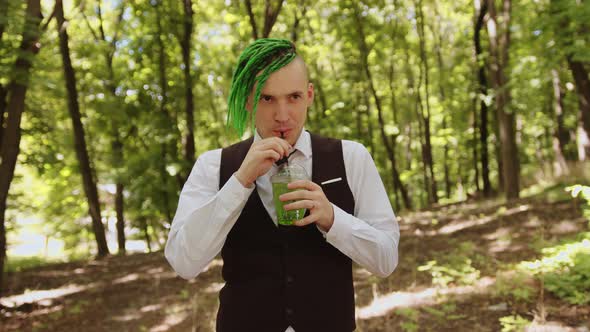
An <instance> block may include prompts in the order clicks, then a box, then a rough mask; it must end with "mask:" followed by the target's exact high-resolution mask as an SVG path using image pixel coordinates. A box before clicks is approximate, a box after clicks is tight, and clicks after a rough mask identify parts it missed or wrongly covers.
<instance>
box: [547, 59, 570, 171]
mask: <svg viewBox="0 0 590 332" xmlns="http://www.w3.org/2000/svg"><path fill="white" fill-rule="evenodd" d="M551 78H552V83H553V112H554V113H555V124H556V126H555V129H554V132H553V144H552V145H553V153H554V154H555V161H554V164H553V168H554V171H555V174H556V175H557V176H559V175H563V174H566V173H567V172H568V166H567V162H566V161H565V157H564V151H565V146H566V144H567V143H568V139H569V133H568V132H567V130H566V129H565V125H564V123H563V118H564V114H563V96H564V95H565V93H564V91H563V89H562V88H561V81H560V79H559V72H558V71H557V69H552V70H551Z"/></svg>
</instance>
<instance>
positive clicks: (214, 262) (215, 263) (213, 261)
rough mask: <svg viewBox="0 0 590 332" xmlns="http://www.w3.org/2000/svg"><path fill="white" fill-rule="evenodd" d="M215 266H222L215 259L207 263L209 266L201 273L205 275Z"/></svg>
mask: <svg viewBox="0 0 590 332" xmlns="http://www.w3.org/2000/svg"><path fill="white" fill-rule="evenodd" d="M216 266H223V261H222V260H221V259H217V258H216V259H214V260H212V261H211V263H209V265H207V267H206V268H205V269H204V270H203V271H202V272H201V273H205V272H207V271H209V270H210V269H212V268H214V267H216Z"/></svg>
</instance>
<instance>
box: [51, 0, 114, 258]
mask: <svg viewBox="0 0 590 332" xmlns="http://www.w3.org/2000/svg"><path fill="white" fill-rule="evenodd" d="M55 8H56V10H55V15H56V19H57V31H58V35H59V49H60V53H61V58H62V62H63V70H64V77H65V80H66V89H67V93H68V111H69V112H70V118H71V120H72V126H73V129H74V142H75V148H76V156H77V157H78V162H79V164H80V172H81V175H82V183H83V185H84V192H85V193H86V198H87V202H88V210H89V213H90V218H91V219H92V230H93V232H94V237H95V239H96V245H97V250H98V257H104V256H106V255H108V254H109V247H108V246H107V241H106V237H105V231H104V225H103V224H102V220H101V214H100V202H99V199H98V190H97V188H96V181H95V179H94V176H93V175H94V172H93V169H92V166H91V165H90V158H89V157H88V150H87V148H86V138H85V134H84V126H83V125H82V121H81V115H80V105H79V104H78V91H77V90H76V75H75V72H74V67H73V66H72V60H71V58H70V47H69V37H68V32H67V24H66V20H65V16H64V9H63V2H62V0H57V1H56V2H55Z"/></svg>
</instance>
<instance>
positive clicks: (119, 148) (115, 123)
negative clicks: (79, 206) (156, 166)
mask: <svg viewBox="0 0 590 332" xmlns="http://www.w3.org/2000/svg"><path fill="white" fill-rule="evenodd" d="M120 6H121V8H120V10H119V15H118V18H117V22H116V29H115V33H114V36H113V37H112V38H111V41H110V42H109V41H108V40H107V37H106V35H105V32H104V24H103V19H102V8H101V6H100V1H99V2H98V10H97V13H98V19H99V30H100V39H99V38H98V35H97V34H96V33H93V34H94V36H95V38H96V41H97V42H102V43H104V44H108V45H109V48H108V49H107V50H105V52H104V59H105V64H106V66H107V75H108V77H107V79H106V80H104V81H103V83H104V85H105V87H106V90H107V91H108V92H109V93H110V94H111V97H112V98H113V99H112V100H115V101H116V100H118V99H119V97H118V96H117V92H116V91H117V88H116V84H115V82H116V78H115V69H114V67H113V57H114V55H115V51H116V47H117V46H116V45H117V41H118V37H117V34H118V31H119V26H120V24H121V21H122V20H123V14H124V12H125V5H124V3H121V5H120ZM158 23H159V22H158ZM87 25H88V27H89V28H90V27H91V26H90V23H89V22H87ZM119 119H120V117H118V116H113V117H111V131H112V132H111V147H112V156H113V160H112V166H113V169H114V170H115V173H116V174H115V182H116V183H115V186H116V191H115V213H116V216H117V245H118V253H119V254H121V255H124V254H125V213H124V210H125V199H124V197H123V192H124V191H125V186H124V184H123V183H122V182H123V181H122V179H121V175H120V170H122V169H123V168H124V166H125V160H124V153H123V150H124V146H123V141H122V139H121V137H120V134H119V128H120V126H121V121H120V120H119Z"/></svg>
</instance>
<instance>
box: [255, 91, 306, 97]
mask: <svg viewBox="0 0 590 332" xmlns="http://www.w3.org/2000/svg"><path fill="white" fill-rule="evenodd" d="M293 95H303V91H301V90H296V91H293V92H289V93H286V94H284V96H293ZM276 96H277V95H273V94H270V93H264V92H262V93H260V97H276ZM278 96H280V95H278Z"/></svg>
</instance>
